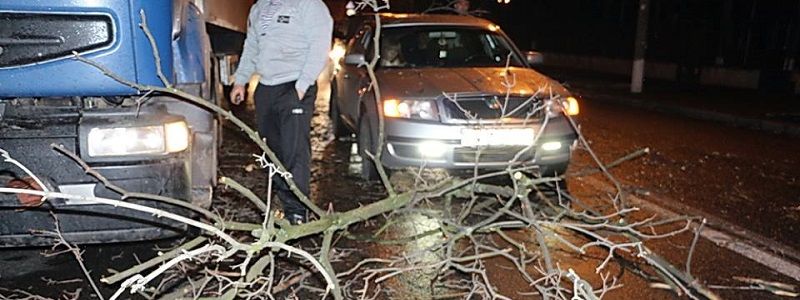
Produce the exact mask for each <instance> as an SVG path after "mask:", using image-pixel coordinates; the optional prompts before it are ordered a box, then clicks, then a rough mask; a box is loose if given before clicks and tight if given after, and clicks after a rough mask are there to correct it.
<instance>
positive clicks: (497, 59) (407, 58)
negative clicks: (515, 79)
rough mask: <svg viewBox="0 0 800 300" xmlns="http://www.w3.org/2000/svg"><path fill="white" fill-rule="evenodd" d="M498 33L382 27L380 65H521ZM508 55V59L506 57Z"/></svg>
mask: <svg viewBox="0 0 800 300" xmlns="http://www.w3.org/2000/svg"><path fill="white" fill-rule="evenodd" d="M511 49H512V48H511V46H510V44H509V42H508V41H507V40H506V39H505V38H504V37H503V36H502V35H500V34H498V33H496V32H493V31H490V30H487V29H483V28H472V27H442V26H415V27H401V28H385V29H384V31H383V33H382V36H381V60H380V66H381V67H386V68H420V67H422V68H424V67H451V68H452V67H455V68H458V67H504V66H505V65H506V61H507V60H508V59H510V62H509V63H510V65H511V66H516V67H521V66H523V64H522V62H521V61H520V59H519V57H517V55H516V54H515V53H514V52H513V51H512V50H511ZM509 54H511V56H510V57H509Z"/></svg>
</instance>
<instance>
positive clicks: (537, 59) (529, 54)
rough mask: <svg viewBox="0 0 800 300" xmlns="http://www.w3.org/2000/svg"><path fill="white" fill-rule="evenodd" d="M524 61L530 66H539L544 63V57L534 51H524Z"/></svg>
mask: <svg viewBox="0 0 800 300" xmlns="http://www.w3.org/2000/svg"><path fill="white" fill-rule="evenodd" d="M525 60H527V61H528V64H530V65H541V64H542V63H543V62H544V55H542V53H540V52H536V51H526V52H525Z"/></svg>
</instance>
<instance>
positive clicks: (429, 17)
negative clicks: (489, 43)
mask: <svg viewBox="0 0 800 300" xmlns="http://www.w3.org/2000/svg"><path fill="white" fill-rule="evenodd" d="M379 15H380V16H381V22H382V24H383V25H384V26H385V27H399V26H418V25H448V26H473V27H484V28H487V27H490V26H493V27H497V25H495V24H494V23H492V22H490V21H488V20H486V19H482V18H478V17H473V16H461V15H444V14H406V13H380V14H379ZM371 16H374V15H370V17H367V16H364V17H367V18H365V21H366V22H372V18H371ZM498 28H499V27H498Z"/></svg>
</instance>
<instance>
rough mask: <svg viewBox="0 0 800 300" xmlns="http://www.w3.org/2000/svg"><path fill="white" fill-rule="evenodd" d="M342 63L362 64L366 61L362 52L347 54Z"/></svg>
mask: <svg viewBox="0 0 800 300" xmlns="http://www.w3.org/2000/svg"><path fill="white" fill-rule="evenodd" d="M344 63H345V64H347V65H363V64H366V63H367V59H366V58H364V54H348V55H346V56H345V57H344Z"/></svg>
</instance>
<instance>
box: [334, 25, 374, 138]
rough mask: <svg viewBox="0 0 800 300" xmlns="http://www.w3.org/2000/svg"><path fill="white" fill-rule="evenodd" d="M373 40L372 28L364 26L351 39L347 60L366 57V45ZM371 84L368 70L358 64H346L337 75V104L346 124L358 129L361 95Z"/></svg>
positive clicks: (346, 55)
mask: <svg viewBox="0 0 800 300" xmlns="http://www.w3.org/2000/svg"><path fill="white" fill-rule="evenodd" d="M371 38H372V28H371V27H370V26H363V27H362V28H361V30H359V32H358V33H357V34H356V35H354V36H353V38H351V39H350V42H349V43H348V46H347V53H346V54H345V58H347V57H348V56H350V55H364V54H365V53H364V52H365V49H366V45H368V44H369V40H370V39H371ZM368 83H369V77H368V75H367V72H366V68H365V67H363V66H359V65H357V64H348V63H346V62H345V63H344V64H343V65H342V72H340V73H339V74H338V75H337V78H336V84H337V91H338V92H337V94H338V95H337V96H338V97H336V98H337V104H338V107H339V111H340V112H341V113H342V114H343V115H344V119H345V121H346V122H348V123H350V125H351V126H353V128H358V117H359V101H360V95H361V94H363V90H364V88H365V87H366V85H367V84H368Z"/></svg>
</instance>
